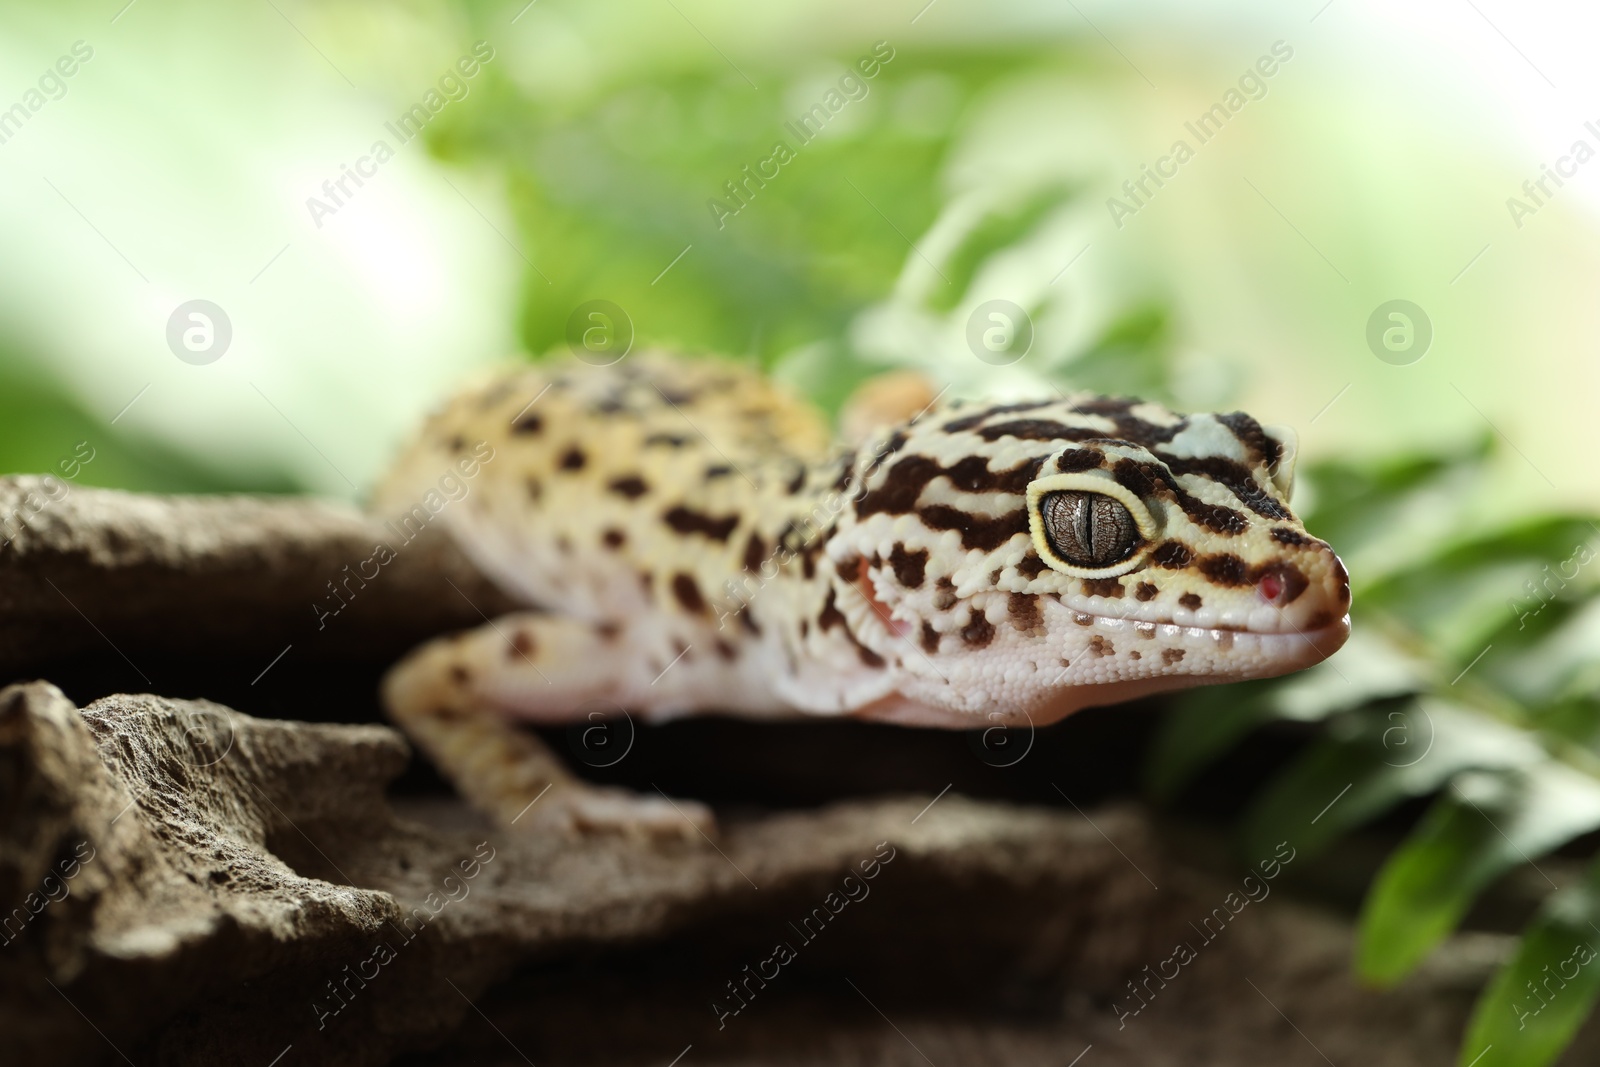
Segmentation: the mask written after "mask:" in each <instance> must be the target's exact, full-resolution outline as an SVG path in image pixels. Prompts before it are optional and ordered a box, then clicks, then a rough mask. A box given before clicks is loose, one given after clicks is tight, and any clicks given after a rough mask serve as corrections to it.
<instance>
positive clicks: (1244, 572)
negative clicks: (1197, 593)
mask: <svg viewBox="0 0 1600 1067" xmlns="http://www.w3.org/2000/svg"><path fill="white" fill-rule="evenodd" d="M1197 566H1198V567H1199V569H1200V573H1201V574H1203V575H1205V576H1206V578H1207V579H1209V580H1210V581H1211V582H1212V583H1213V584H1215V585H1225V586H1239V585H1249V584H1250V568H1249V567H1248V566H1246V565H1245V562H1244V560H1242V559H1240V558H1239V557H1238V556H1235V555H1232V554H1230V553H1226V552H1221V553H1218V554H1216V555H1212V556H1202V557H1201V558H1200V560H1199V561H1198V563H1197Z"/></svg>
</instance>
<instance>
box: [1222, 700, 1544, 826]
mask: <svg viewBox="0 0 1600 1067" xmlns="http://www.w3.org/2000/svg"><path fill="white" fill-rule="evenodd" d="M1547 758H1548V757H1547V755H1546V753H1545V751H1544V750H1543V749H1542V748H1541V747H1540V746H1539V745H1538V744H1537V742H1535V741H1534V740H1533V738H1532V737H1531V736H1530V735H1529V734H1528V733H1527V732H1525V731H1522V730H1518V729H1517V728H1515V727H1513V726H1509V725H1506V724H1505V723H1501V722H1498V721H1496V720H1494V719H1490V718H1488V717H1486V716H1484V715H1480V714H1477V713H1475V712H1473V711H1471V710H1470V709H1467V708H1463V707H1460V706H1459V705H1452V704H1448V703H1445V702H1444V701H1441V700H1436V699H1433V698H1429V697H1424V698H1422V699H1419V700H1412V701H1407V702H1405V703H1402V704H1385V705H1382V706H1379V707H1373V708H1367V709H1364V710H1363V711H1362V712H1361V713H1359V714H1357V715H1353V716H1349V717H1347V718H1345V719H1343V720H1341V721H1340V722H1337V723H1335V724H1333V726H1332V728H1330V730H1329V735H1328V737H1326V738H1325V739H1323V740H1322V741H1320V742H1318V743H1317V744H1315V745H1313V746H1312V747H1311V748H1309V749H1307V750H1306V752H1305V753H1303V754H1302V755H1301V756H1300V757H1298V758H1297V759H1296V760H1295V761H1294V762H1293V763H1291V764H1290V765H1289V766H1287V767H1285V768H1284V769H1283V771H1282V772H1280V773H1279V775H1278V776H1277V777H1276V778H1275V779H1273V781H1272V782H1271V783H1270V784H1269V785H1268V786H1267V787H1266V788H1265V789H1264V790H1262V792H1261V793H1260V794H1259V795H1258V796H1257V797H1256V799H1255V800H1254V801H1253V802H1252V804H1251V807H1250V811H1249V813H1248V814H1247V816H1246V818H1245V828H1244V833H1243V835H1242V837H1243V841H1244V844H1245V848H1246V850H1247V854H1249V855H1255V854H1257V853H1258V852H1259V851H1260V850H1261V847H1262V846H1263V845H1265V846H1266V847H1268V848H1271V846H1272V844H1273V843H1274V842H1278V841H1292V842H1293V843H1294V846H1295V848H1296V849H1297V850H1298V851H1299V852H1300V854H1301V855H1307V856H1311V855H1316V854H1317V853H1319V852H1321V851H1322V850H1323V849H1324V848H1326V847H1327V845H1328V844H1329V843H1330V842H1332V841H1333V840H1335V839H1336V838H1337V837H1339V836H1340V835H1341V834H1343V833H1345V832H1346V831H1348V830H1351V829H1354V828H1355V827H1357V826H1360V825H1361V824H1363V823H1365V822H1367V821H1368V820H1370V819H1373V818H1376V817H1377V816H1379V815H1381V814H1383V813H1384V812H1385V811H1387V810H1389V809H1390V808H1391V807H1393V806H1394V805H1395V804H1398V803H1399V802H1401V801H1403V800H1408V799H1411V798H1414V797H1421V796H1426V795H1428V794H1429V793H1432V792H1433V791H1435V790H1436V789H1438V788H1440V787H1441V786H1442V785H1444V784H1445V783H1446V782H1447V781H1449V780H1450V779H1451V778H1452V777H1454V776H1455V775H1456V774H1458V773H1460V772H1461V771H1463V770H1468V769H1480V770H1482V769H1501V770H1510V769H1515V768H1520V767H1530V766H1534V765H1537V764H1540V763H1542V762H1544V761H1545V760H1546V759H1547Z"/></svg>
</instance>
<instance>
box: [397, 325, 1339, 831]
mask: <svg viewBox="0 0 1600 1067" xmlns="http://www.w3.org/2000/svg"><path fill="white" fill-rule="evenodd" d="M908 414H912V413H908ZM485 446H487V447H488V448H492V450H493V458H492V459H490V460H489V461H487V462H484V463H483V464H482V467H481V471H480V473H479V474H478V475H477V477H476V480H475V482H474V484H473V486H472V489H471V492H470V493H469V495H468V496H467V497H466V498H465V499H463V500H462V501H460V502H459V503H457V504H452V505H451V506H450V507H449V508H447V509H445V510H444V511H443V512H442V513H441V516H440V517H441V519H442V520H443V521H444V524H445V525H446V527H447V528H448V530H449V532H450V534H451V535H452V536H453V537H454V538H455V540H456V541H457V542H458V543H459V544H460V546H461V547H462V548H463V550H464V551H466V552H467V554H468V555H469V556H470V557H471V558H472V559H473V560H474V561H475V562H476V563H477V564H478V565H479V566H480V567H481V568H482V569H483V570H484V571H485V572H486V573H487V574H488V575H489V576H490V577H491V578H493V579H494V580H496V581H497V583H498V584H500V585H501V586H503V587H504V588H505V589H506V590H508V591H509V592H511V593H512V594H514V595H516V596H518V597H519V598H521V599H523V600H525V601H526V602H527V603H528V604H529V606H530V610H529V611H528V612H526V613H519V614H516V615H512V616H509V617H507V618H504V619H499V620H495V621H494V622H492V623H490V624H489V625H487V626H485V627H484V628H482V629H481V630H478V631H474V632H472V633H469V634H465V635H459V636H455V637H450V638H445V639H442V640H440V641H436V642H433V643H431V644H429V645H426V646H424V647H423V648H421V649H419V650H417V651H416V652H414V653H413V654H412V655H411V656H410V657H408V658H407V659H406V660H405V661H403V662H402V663H401V664H400V665H398V666H397V667H396V668H395V669H394V670H393V671H392V672H391V673H390V675H389V676H388V678H387V679H386V680H385V700H386V703H387V705H388V707H389V709H390V712H391V715H392V716H393V717H394V718H395V719H396V720H397V721H398V722H399V723H400V724H401V725H402V726H403V727H404V728H406V729H407V731H408V732H409V733H410V734H411V736H412V737H413V738H414V739H416V740H417V741H418V742H419V744H421V745H422V747H423V748H424V749H425V750H427V751H428V752H429V753H430V754H431V755H432V756H433V757H434V758H435V760H436V761H438V762H439V763H440V764H441V766H442V767H443V768H444V770H445V772H446V773H447V774H448V775H450V776H451V777H452V778H453V779H454V780H455V781H456V782H457V784H458V785H460V786H461V787H462V788H463V791H464V792H466V793H467V795H468V796H469V798H470V799H473V800H474V801H475V802H476V803H478V804H479V805H480V806H481V807H484V808H486V809H487V810H489V811H491V812H492V813H494V814H497V815H499V816H501V817H502V818H503V819H504V820H505V821H510V820H511V818H512V817H513V816H517V817H520V814H521V813H523V812H528V813H532V812H535V811H538V812H539V814H538V815H536V816H535V817H533V818H532V819H531V820H530V821H532V822H534V823H536V824H539V823H547V824H554V825H557V826H559V827H562V828H565V829H567V830H573V831H578V832H584V831H596V830H617V829H620V830H624V831H626V832H644V833H647V834H655V833H663V834H671V833H674V832H679V831H681V830H682V829H683V828H684V827H686V826H688V827H693V826H697V825H698V826H701V827H704V826H706V825H708V823H709V816H708V814H707V813H706V812H705V811H704V809H701V808H699V807H698V806H696V805H692V804H690V803H689V802H672V801H665V800H664V798H663V799H662V800H654V801H647V800H644V799H642V798H634V797H628V796H626V795H619V794H616V793H600V792H597V791H596V790H593V789H591V788H590V787H587V786H583V785H581V784H580V783H578V781H577V780H576V779H573V778H572V777H571V776H570V774H568V773H567V772H565V770H564V769H563V768H561V766H560V764H559V762H558V761H556V760H555V758H554V757H553V756H551V755H550V754H549V753H548V752H546V751H544V750H543V749H542V746H540V745H539V744H538V742H537V741H536V740H535V739H533V738H532V737H531V735H528V734H526V733H524V732H521V731H515V730H512V729H511V728H510V727H509V725H508V720H516V719H522V720H527V721H534V722H542V723H562V722H571V721H575V720H576V721H580V722H581V721H584V720H585V719H588V718H596V717H597V716H598V715H599V714H602V713H607V712H611V713H614V712H616V711H620V710H623V709H626V710H627V711H628V712H629V713H630V714H633V715H636V716H642V717H644V718H645V719H657V720H659V719H664V718H669V717H673V716H678V715H684V714H690V713H697V712H713V711H714V712H723V713H729V714H736V715H742V716H748V717H764V718H770V717H781V716H792V715H800V714H810V715H826V716H853V717H858V718H866V719H874V720H880V721H892V722H900V723H906V724H913V725H930V726H941V727H958V728H961V727H967V728H970V727H977V726H988V725H992V724H994V723H996V722H1021V721H1029V722H1033V723H1035V724H1039V725H1043V724H1045V723H1048V722H1052V721H1055V720H1056V719H1059V718H1060V717H1062V716H1063V715H1066V714H1068V713H1070V712H1072V711H1074V710H1077V709H1079V708H1082V707H1087V706H1091V705H1096V704H1106V703H1114V702H1117V701H1122V700H1126V699H1129V698H1132V697H1135V696H1139V695H1142V694H1146V693H1151V692H1156V691H1160V690H1164V689H1173V688H1180V687H1186V686H1192V685H1198V684H1206V683H1212V682H1221V681H1232V680H1238V679H1245V678H1262V677H1270V676H1274V675H1278V674H1283V673H1287V672H1290V671H1294V670H1299V669H1301V668H1304V667H1307V666H1310V665H1311V664H1314V663H1316V662H1318V661H1320V660H1321V659H1323V658H1325V657H1326V656H1328V655H1329V654H1331V653H1332V652H1333V651H1335V650H1336V649H1337V648H1338V647H1339V646H1340V645H1341V644H1342V643H1343V641H1344V638H1345V636H1346V634H1347V633H1348V617H1347V611H1348V608H1349V581H1348V578H1347V576H1346V574H1345V571H1344V568H1343V566H1342V565H1341V564H1340V562H1339V560H1338V557H1337V556H1335V555H1334V553H1333V551H1332V550H1331V549H1330V548H1329V546H1328V545H1327V544H1325V543H1324V542H1322V541H1319V540H1317V539H1316V538H1313V537H1311V536H1310V535H1309V534H1307V533H1306V532H1305V530H1304V528H1303V527H1302V526H1301V525H1300V523H1299V521H1298V520H1297V519H1296V518H1295V517H1294V515H1293V514H1292V513H1291V512H1290V510H1289V508H1288V504H1287V497H1288V492H1289V488H1290V472H1291V470H1292V465H1293V459H1294V443H1293V437H1292V434H1290V433H1289V432H1288V431H1283V430H1277V429H1268V428H1263V427H1262V426H1261V425H1259V424H1258V423H1257V422H1256V421H1255V420H1254V419H1252V418H1251V417H1250V416H1248V415H1245V414H1243V413H1234V414H1224V415H1211V414H1197V415H1179V414H1176V413H1173V412H1171V411H1168V410H1166V409H1165V408H1162V407H1160V406H1157V405H1154V404H1149V403H1143V402H1140V401H1136V400H1127V399H1117V398H1108V397H1102V396H1096V395H1091V394H1076V395H1067V396H1056V397H1054V398H1050V399H1044V400H1039V401H1036V402H1028V403H1008V404H973V403H963V402H959V401H955V402H946V403H943V404H938V403H936V404H932V405H929V406H927V407H925V408H924V409H923V410H921V411H918V412H915V413H914V417H911V418H909V419H905V420H903V421H901V422H899V423H898V424H897V425H889V426H885V427H884V428H883V429H882V430H881V431H879V432H877V433H875V434H873V435H872V436H871V437H870V439H868V440H866V441H863V442H860V443H859V444H858V445H857V446H856V447H850V446H839V445H830V443H829V435H828V433H827V431H826V428H825V426H824V424H823V422H822V421H821V419H820V417H819V416H818V415H817V414H816V413H815V412H813V411H812V410H811V409H810V408H808V407H807V406H806V405H804V404H803V403H801V402H800V401H798V400H796V399H794V398H793V397H791V396H790V395H788V394H787V393H785V392H783V391H782V390H781V389H779V388H777V387H776V386H774V385H773V384H771V383H769V382H767V381H765V380H764V379H762V378H761V377H759V376H758V375H756V374H755V373H753V372H751V371H748V370H745V369H742V368H740V367H738V366H735V365H732V364H729V363H726V362H722V361H714V360H698V361H696V360H679V359H674V358H671V357H669V356H666V355H663V354H648V355H643V356H635V357H631V358H629V359H627V360H625V361H623V362H622V363H620V364H618V365H616V366H614V367H609V368H595V367H588V366H584V365H582V364H577V363H569V364H547V365H544V366H541V367H538V368H523V369H518V370H515V371H510V372H505V373H502V374H500V375H497V376H495V377H494V378H492V379H490V380H488V381H486V382H485V383H483V384H481V385H479V386H476V387H474V388H471V389H469V390H467V391H466V392H465V393H463V394H462V395H461V396H458V397H457V398H456V399H454V400H453V401H451V402H450V403H449V404H448V405H447V406H446V407H445V408H443V409H442V410H441V411H440V412H438V413H437V414H435V415H434V416H433V417H432V418H431V419H430V420H429V422H428V423H427V425H426V427H425V428H424V430H423V432H422V434H421V436H420V437H419V438H418V440H417V441H416V443H415V444H414V445H413V446H412V447H411V448H410V450H409V451H408V452H407V453H406V454H405V455H404V456H403V457H402V459H401V460H400V462H399V463H398V465H397V466H396V468H395V470H394V472H393V473H392V474H391V475H390V477H389V478H388V479H387V481H386V482H385V484H384V485H383V486H382V487H381V489H380V491H379V493H378V494H377V497H376V500H375V507H376V509H377V510H378V511H379V512H380V514H398V513H402V512H404V511H406V510H407V509H409V508H411V507H412V506H414V505H415V503H416V502H417V500H418V499H420V498H421V497H422V496H423V494H425V493H426V492H427V490H428V489H429V488H430V487H431V486H433V485H434V484H436V483H437V481H438V478H439V475H440V472H441V471H445V470H448V469H450V468H451V466H452V465H453V464H455V463H457V462H458V461H459V458H460V457H461V456H463V455H465V454H467V453H469V452H473V453H481V452H482V451H483V450H484V448H485ZM1061 488H1067V489H1071V490H1072V491H1077V492H1094V493H1102V494H1105V495H1110V496H1113V497H1114V498H1116V499H1117V500H1119V501H1122V502H1125V504H1126V506H1127V507H1128V508H1129V511H1130V513H1131V514H1132V515H1133V517H1134V519H1135V521H1136V522H1137V524H1138V527H1139V539H1138V546H1137V547H1136V549H1135V550H1134V551H1133V553H1132V555H1131V556H1130V557H1129V558H1128V559H1127V560H1125V561H1123V562H1121V563H1119V564H1117V565H1115V566H1113V567H1110V568H1106V569H1102V570H1101V571H1094V572H1085V571H1084V570H1083V569H1082V568H1074V567H1072V566H1071V565H1070V564H1068V563H1066V562H1065V561H1063V560H1061V559H1060V558H1059V557H1058V556H1057V554H1056V553H1055V551H1054V549H1053V547H1052V544H1051V542H1050V541H1049V539H1048V537H1047V536H1046V534H1045V532H1044V530H1043V528H1042V523H1041V520H1040V518H1039V501H1040V499H1042V497H1043V495H1044V494H1045V493H1047V492H1049V491H1052V490H1055V489H1061ZM548 785H559V786H561V787H562V788H561V789H560V790H557V791H556V793H555V794H554V795H553V799H546V800H539V801H538V802H537V803H536V804H534V806H533V808H528V807H525V806H524V805H526V804H528V803H530V798H532V797H533V796H534V794H535V792H537V791H538V790H541V789H543V788H544V787H545V786H548ZM540 795H541V796H542V794H540ZM541 805H543V806H544V807H543V808H541V807H540V806H541ZM545 812H548V813H549V814H548V815H545V814H544V813H545Z"/></svg>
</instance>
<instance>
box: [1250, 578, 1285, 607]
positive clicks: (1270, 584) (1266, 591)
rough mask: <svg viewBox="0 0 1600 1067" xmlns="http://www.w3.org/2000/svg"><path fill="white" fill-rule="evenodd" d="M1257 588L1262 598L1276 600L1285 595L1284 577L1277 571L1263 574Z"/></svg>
mask: <svg viewBox="0 0 1600 1067" xmlns="http://www.w3.org/2000/svg"><path fill="white" fill-rule="evenodd" d="M1256 589H1258V590H1259V591H1260V593H1261V599H1263V600H1267V601H1275V600H1277V599H1278V598H1279V597H1281V596H1282V595H1283V578H1282V577H1280V576H1279V575H1278V574H1276V573H1271V572H1269V573H1268V574H1265V575H1263V576H1262V578H1261V581H1260V582H1258V583H1256Z"/></svg>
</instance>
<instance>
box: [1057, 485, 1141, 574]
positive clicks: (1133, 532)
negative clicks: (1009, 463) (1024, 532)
mask: <svg viewBox="0 0 1600 1067" xmlns="http://www.w3.org/2000/svg"><path fill="white" fill-rule="evenodd" d="M1039 517H1040V518H1041V519H1043V520H1044V523H1043V525H1044V535H1045V540H1047V541H1048V542H1049V543H1050V547H1051V549H1053V550H1054V551H1055V553H1056V555H1057V556H1059V557H1060V558H1061V560H1062V562H1064V563H1067V564H1070V565H1071V566H1074V567H1085V568H1095V569H1098V568H1101V567H1110V566H1113V565H1114V564H1117V563H1121V562H1122V561H1123V560H1125V559H1127V558H1128V557H1129V556H1131V555H1133V550H1134V549H1135V548H1137V547H1138V546H1139V541H1140V536H1139V527H1138V525H1137V524H1136V523H1135V522H1134V520H1133V515H1132V514H1130V513H1129V511H1128V509H1127V507H1126V506H1124V505H1123V503H1122V502H1121V501H1120V500H1117V499H1115V498H1114V497H1110V496H1107V495H1105V494H1104V493H1079V492H1072V491H1061V492H1055V493H1048V494H1046V495H1045V496H1044V498H1043V499H1042V500H1040V501H1039Z"/></svg>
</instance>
